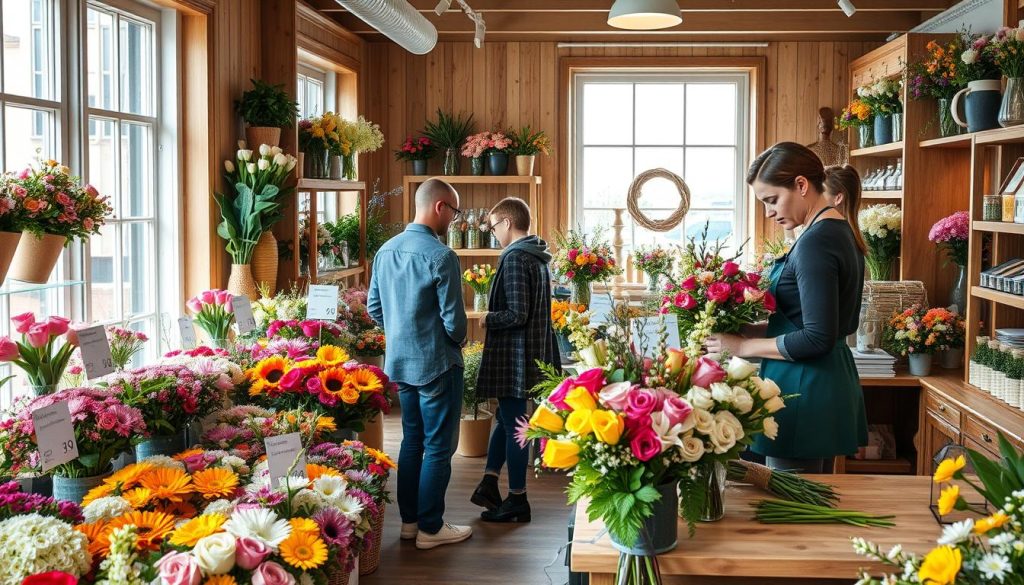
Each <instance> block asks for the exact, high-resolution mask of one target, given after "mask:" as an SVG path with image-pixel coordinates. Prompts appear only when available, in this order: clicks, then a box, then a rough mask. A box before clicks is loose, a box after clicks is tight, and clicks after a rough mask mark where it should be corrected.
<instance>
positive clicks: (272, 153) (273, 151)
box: [270, 146, 284, 156]
mask: <svg viewBox="0 0 1024 585" xmlns="http://www.w3.org/2000/svg"><path fill="white" fill-rule="evenodd" d="M282 152H284V151H283V150H282V149H281V147H280V146H271V147H270V156H277V155H279V154H281V153H282Z"/></svg>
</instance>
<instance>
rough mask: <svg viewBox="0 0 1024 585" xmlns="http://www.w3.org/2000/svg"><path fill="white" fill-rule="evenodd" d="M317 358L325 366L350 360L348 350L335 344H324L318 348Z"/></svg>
mask: <svg viewBox="0 0 1024 585" xmlns="http://www.w3.org/2000/svg"><path fill="white" fill-rule="evenodd" d="M316 359H317V360H319V361H320V363H321V364H323V365H325V366H336V365H338V364H343V363H345V362H347V361H348V359H349V358H348V352H347V351H345V350H344V349H341V348H340V347H337V346H334V345H322V346H320V349H318V350H316Z"/></svg>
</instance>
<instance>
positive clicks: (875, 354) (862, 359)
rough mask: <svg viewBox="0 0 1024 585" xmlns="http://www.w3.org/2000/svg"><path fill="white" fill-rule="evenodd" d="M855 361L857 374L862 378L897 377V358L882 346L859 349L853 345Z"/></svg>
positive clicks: (851, 349) (852, 350)
mask: <svg viewBox="0 0 1024 585" xmlns="http://www.w3.org/2000/svg"><path fill="white" fill-rule="evenodd" d="M850 351H851V352H852V353H853V361H854V363H855V364H856V365H857V375H858V376H860V377H861V378H895V377H896V358H894V357H893V356H891V355H889V354H888V353H886V352H885V351H884V350H882V349H881V348H875V349H869V350H867V351H858V350H857V348H855V347H851V348H850Z"/></svg>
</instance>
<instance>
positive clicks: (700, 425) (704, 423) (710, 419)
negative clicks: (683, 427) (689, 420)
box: [691, 408, 715, 435]
mask: <svg viewBox="0 0 1024 585" xmlns="http://www.w3.org/2000/svg"><path fill="white" fill-rule="evenodd" d="M691 416H692V417H693V418H694V420H696V421H697V425H696V426H697V432H698V433H703V434H705V435H710V434H711V432H712V431H713V430H714V429H715V415H713V414H711V413H710V412H708V411H706V410H703V409H700V408H697V409H694V411H693V414H692V415H691Z"/></svg>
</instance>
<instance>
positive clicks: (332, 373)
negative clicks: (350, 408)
mask: <svg viewBox="0 0 1024 585" xmlns="http://www.w3.org/2000/svg"><path fill="white" fill-rule="evenodd" d="M317 377H318V378H320V384H321V385H322V386H323V389H324V390H325V391H326V392H327V393H328V394H333V395H335V396H337V395H339V394H341V391H342V389H343V388H344V387H345V382H346V380H347V379H348V373H347V372H346V371H345V368H342V367H338V366H335V367H333V368H327V369H326V370H324V371H322V372H320V374H319V375H318V376H317Z"/></svg>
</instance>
